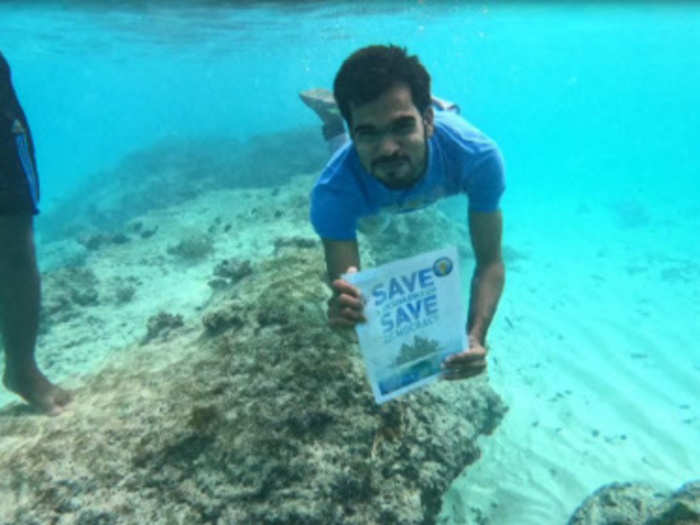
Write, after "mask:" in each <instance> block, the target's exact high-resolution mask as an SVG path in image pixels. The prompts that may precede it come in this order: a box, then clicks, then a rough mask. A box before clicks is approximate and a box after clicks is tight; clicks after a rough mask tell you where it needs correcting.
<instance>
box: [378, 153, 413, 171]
mask: <svg viewBox="0 0 700 525" xmlns="http://www.w3.org/2000/svg"><path fill="white" fill-rule="evenodd" d="M401 161H404V162H408V163H410V162H411V159H409V158H408V157H407V156H406V155H392V156H391V157H381V158H379V159H377V160H375V161H374V162H372V167H373V168H381V167H382V166H383V165H385V164H394V163H396V162H401Z"/></svg>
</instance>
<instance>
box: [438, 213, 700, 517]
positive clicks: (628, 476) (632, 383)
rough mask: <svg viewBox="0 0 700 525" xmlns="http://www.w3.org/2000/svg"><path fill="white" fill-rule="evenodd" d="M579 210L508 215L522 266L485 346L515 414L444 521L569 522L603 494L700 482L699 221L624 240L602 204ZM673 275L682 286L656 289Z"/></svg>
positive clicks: (458, 488) (514, 270) (461, 484)
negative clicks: (613, 487)
mask: <svg viewBox="0 0 700 525" xmlns="http://www.w3.org/2000/svg"><path fill="white" fill-rule="evenodd" d="M566 208H567V207H566V206H565V205H564V206H560V207H557V210H560V209H564V210H565V209H566ZM576 208H577V207H576V206H572V207H571V211H570V212H569V213H566V212H565V213H563V214H562V215H558V216H557V217H556V220H553V218H552V217H548V216H547V213H546V212H545V211H544V208H540V210H541V211H538V209H537V207H536V206H534V207H532V208H530V209H529V210H527V213H525V212H523V213H522V214H519V213H518V210H515V213H511V214H510V216H509V217H508V219H509V220H508V224H509V228H508V230H509V231H508V232H507V235H506V239H507V243H508V244H509V245H511V246H517V247H518V249H521V250H526V252H527V254H528V257H529V258H528V259H526V260H521V261H518V262H517V263H515V264H512V265H511V268H510V271H509V272H508V284H507V289H506V293H505V295H504V298H503V301H502V304H501V306H500V308H499V312H498V318H497V321H496V322H495V325H494V327H493V329H492V332H491V336H490V340H491V343H492V345H493V351H492V353H491V363H490V377H491V380H492V384H493V387H494V388H495V389H496V391H498V392H499V393H500V394H501V395H502V396H503V397H504V399H505V401H506V403H507V404H508V405H509V406H510V412H509V413H508V414H507V416H506V418H505V420H504V422H503V424H502V425H501V427H499V429H498V430H497V431H496V433H495V435H494V436H493V437H492V438H488V439H484V440H483V447H484V454H483V457H482V459H481V461H479V462H478V463H477V464H476V466H475V467H474V468H472V469H470V470H469V471H468V472H467V473H466V475H464V476H463V477H462V478H461V479H460V480H459V481H458V482H457V483H456V485H455V488H454V490H453V491H451V493H450V495H449V497H448V509H449V511H448V512H449V513H450V514H452V518H451V519H450V520H449V521H448V522H449V523H472V522H473V521H468V518H471V519H472V520H473V519H474V518H475V516H479V515H480V516H482V517H485V518H488V519H489V521H487V523H494V524H518V525H519V524H529V523H532V524H544V523H547V524H549V523H565V522H566V520H567V519H568V517H569V516H570V515H571V513H572V512H573V511H574V509H575V508H576V506H577V505H578V504H580V503H581V501H582V500H583V498H585V497H586V496H587V495H589V494H590V493H591V492H592V491H593V490H595V489H596V488H598V487H599V486H600V485H603V484H606V483H610V482H614V481H634V480H641V481H648V482H652V483H656V484H658V486H659V487H660V488H665V489H675V488H677V487H678V486H679V485H681V484H682V483H683V482H685V481H688V480H690V479H695V478H697V477H698V476H699V475H700V454H699V453H698V448H699V447H698V444H700V406H699V401H700V399H699V396H698V384H700V345H699V344H698V340H699V339H700V327H699V324H700V323H698V321H697V320H698V319H700V315H699V314H700V306H699V305H700V301H699V299H700V297H699V296H700V291H699V290H698V285H697V282H698V277H700V267H699V266H697V265H695V266H693V262H692V259H690V255H689V254H687V250H689V249H691V248H692V249H695V250H697V249H696V248H694V246H692V245H688V244H686V243H687V241H686V239H691V238H692V237H693V235H692V232H693V231H698V229H697V228H698V223H697V222H698V221H697V217H696V218H695V219H691V220H688V219H687V218H685V217H684V216H683V212H682V210H678V211H677V212H675V213H671V212H670V213H669V215H670V218H671V220H670V221H667V224H661V225H656V224H654V225H650V226H649V227H648V228H637V229H631V230H629V229H627V230H626V229H619V228H618V227H617V226H616V219H615V216H614V213H613V212H612V211H611V210H610V209H609V208H607V207H604V206H598V207H597V208H596V211H595V212H589V213H577V211H576ZM579 211H580V210H579ZM667 217H668V216H667ZM675 219H677V221H676V220H675ZM679 225H681V226H682V228H679ZM598 232H600V233H598ZM684 253H685V255H684ZM695 260H697V259H695ZM673 268H684V269H685V270H684V271H685V272H686V274H687V277H688V279H689V282H684V281H680V280H679V281H671V282H669V281H668V280H663V279H662V278H661V276H662V274H663V272H665V271H666V272H667V273H666V274H665V275H669V273H668V272H671V269H673ZM671 275H675V273H673V272H671ZM474 509H478V510H474Z"/></svg>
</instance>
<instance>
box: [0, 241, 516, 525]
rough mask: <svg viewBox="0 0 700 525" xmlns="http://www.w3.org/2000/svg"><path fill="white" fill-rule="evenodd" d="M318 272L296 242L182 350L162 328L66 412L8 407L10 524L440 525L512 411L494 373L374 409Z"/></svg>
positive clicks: (6, 504) (259, 269)
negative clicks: (171, 351) (15, 412)
mask: <svg viewBox="0 0 700 525" xmlns="http://www.w3.org/2000/svg"><path fill="white" fill-rule="evenodd" d="M323 273H324V266H323V261H322V255H321V253H320V250H316V249H308V248H303V247H300V246H293V245H292V246H285V247H283V249H280V250H279V252H278V256H277V257H276V258H273V259H269V260H266V261H261V262H259V263H257V264H256V271H255V273H254V274H252V275H249V276H248V277H247V278H246V279H244V280H241V281H240V283H239V285H237V286H236V287H235V289H233V288H231V289H227V290H226V291H225V292H222V294H220V295H217V296H216V301H215V302H213V304H212V305H210V306H209V308H208V309H207V310H206V311H205V312H204V313H203V317H204V321H203V322H204V324H205V327H206V329H204V330H201V328H200V331H199V332H198V333H197V334H192V331H188V330H183V331H182V333H180V332H175V333H174V335H173V337H172V338H171V339H169V340H168V341H167V345H168V347H170V348H175V347H177V348H181V349H182V353H181V355H182V357H181V358H180V360H179V361H176V362H171V363H168V364H159V363H158V359H155V357H154V356H155V355H157V353H158V352H160V351H161V349H162V347H163V345H164V344H165V343H164V342H161V341H159V340H154V341H151V342H149V343H148V344H146V345H145V346H143V347H142V348H141V350H135V351H134V352H141V353H140V354H138V356H140V357H135V358H134V359H135V361H132V362H130V364H129V365H128V366H127V365H123V366H119V365H116V364H115V365H114V366H113V367H112V368H110V369H107V370H105V371H103V372H101V373H100V374H99V375H98V376H96V377H95V378H94V379H93V380H90V381H88V384H87V385H86V386H85V387H84V388H83V389H82V390H81V391H79V392H78V393H77V396H76V400H75V401H74V403H73V405H72V406H71V409H70V410H69V411H68V412H67V413H65V414H63V415H62V416H61V417H60V418H53V419H47V418H34V419H26V420H23V421H16V419H17V418H12V417H9V416H7V415H2V412H1V411H0V446H3V448H5V450H7V452H6V453H5V454H3V456H2V458H0V469H2V471H3V472H4V473H5V475H4V476H3V478H2V480H0V509H2V510H1V511H0V512H2V513H3V514H0V523H2V524H3V525H4V524H6V523H7V524H9V523H13V524H27V525H28V524H29V523H61V524H67V523H88V522H90V523H92V522H99V523H102V522H104V523H124V524H132V523H133V524H137V523H139V524H140V523H144V522H148V523H164V524H165V523H187V524H197V523H202V524H203V523H217V524H221V525H223V524H246V523H251V524H253V523H254V524H262V525H264V524H270V525H271V524H278V525H283V524H288V525H291V524H297V523H304V524H308V525H314V524H317V525H332V524H338V525H340V524H345V525H355V524H356V525H365V524H382V525H386V524H401V525H412V524H415V525H418V524H429V523H434V521H435V519H436V516H437V514H438V512H439V510H440V506H441V500H442V495H443V493H444V492H445V490H446V489H447V487H448V486H449V485H450V483H451V482H452V480H453V479H454V478H455V477H457V475H459V474H460V473H461V472H462V470H463V469H464V468H465V467H467V466H468V465H469V464H470V463H472V462H474V461H476V460H477V459H478V458H479V447H478V445H477V442H476V440H477V438H478V437H479V436H480V435H482V434H488V433H490V432H492V431H493V430H494V428H495V427H496V426H497V425H498V423H499V422H500V420H501V418H502V417H503V414H504V412H505V407H504V405H503V404H502V402H501V400H500V399H499V397H498V396H497V395H496V394H495V393H494V392H493V391H492V390H491V389H490V388H489V386H488V385H487V382H486V380H485V379H483V378H482V379H477V380H471V381H467V382H463V383H451V384H437V385H434V386H433V387H431V388H430V389H426V390H421V391H418V392H416V393H412V394H410V395H407V396H405V397H403V398H400V399H397V400H394V401H392V402H390V403H388V404H386V405H383V406H381V407H379V406H377V405H376V404H375V403H374V400H373V397H372V394H371V391H370V388H369V386H368V384H367V381H366V378H365V371H364V367H363V364H362V361H361V358H360V355H359V351H358V348H357V345H356V343H355V338H354V334H352V333H342V332H334V331H331V330H330V329H329V328H328V326H327V322H326V318H325V301H326V300H327V298H328V291H327V289H326V286H325V284H323V281H322V279H321V276H322V275H323ZM216 312H223V313H222V314H220V315H218V316H217V314H216ZM207 319H208V321H207ZM134 363H137V364H138V366H135V364H134ZM139 363H140V364H139ZM149 363H150V364H149ZM30 436H38V437H39V438H40V439H31V440H30V439H29V437H30ZM18 439H24V440H25V441H24V444H23V445H22V446H21V447H17V446H15V447H10V446H9V445H10V444H11V443H16V441H17V440H18ZM13 440H14V441H13ZM9 509H12V510H9ZM90 520H92V521H90Z"/></svg>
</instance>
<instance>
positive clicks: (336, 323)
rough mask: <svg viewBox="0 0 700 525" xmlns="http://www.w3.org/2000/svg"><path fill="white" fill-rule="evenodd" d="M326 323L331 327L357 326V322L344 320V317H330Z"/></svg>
mask: <svg viewBox="0 0 700 525" xmlns="http://www.w3.org/2000/svg"><path fill="white" fill-rule="evenodd" d="M328 322H329V324H330V325H331V326H333V327H336V328H338V327H340V328H352V327H354V326H355V325H356V324H357V321H354V320H351V319H346V318H344V317H331V318H330V319H328Z"/></svg>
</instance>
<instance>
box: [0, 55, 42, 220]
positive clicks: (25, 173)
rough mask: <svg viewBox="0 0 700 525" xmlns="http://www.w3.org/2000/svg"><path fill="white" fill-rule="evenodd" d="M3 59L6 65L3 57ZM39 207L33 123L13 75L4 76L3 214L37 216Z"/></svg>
mask: <svg viewBox="0 0 700 525" xmlns="http://www.w3.org/2000/svg"><path fill="white" fill-rule="evenodd" d="M0 60H1V61H3V62H4V60H3V57H2V55H0ZM4 65H6V62H5V64H4ZM0 69H4V68H0ZM0 73H3V72H2V71H0ZM38 205H39V177H38V175H37V171H36V162H35V160H34V145H33V142H32V137H31V132H30V130H29V124H28V123H27V119H26V117H25V115H24V112H23V111H22V108H21V107H20V105H19V101H18V100H17V97H16V95H15V92H14V89H13V88H12V85H11V83H10V78H9V75H3V74H0V215H16V214H25V213H30V214H33V215H36V214H37V213H39V209H38Z"/></svg>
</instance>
